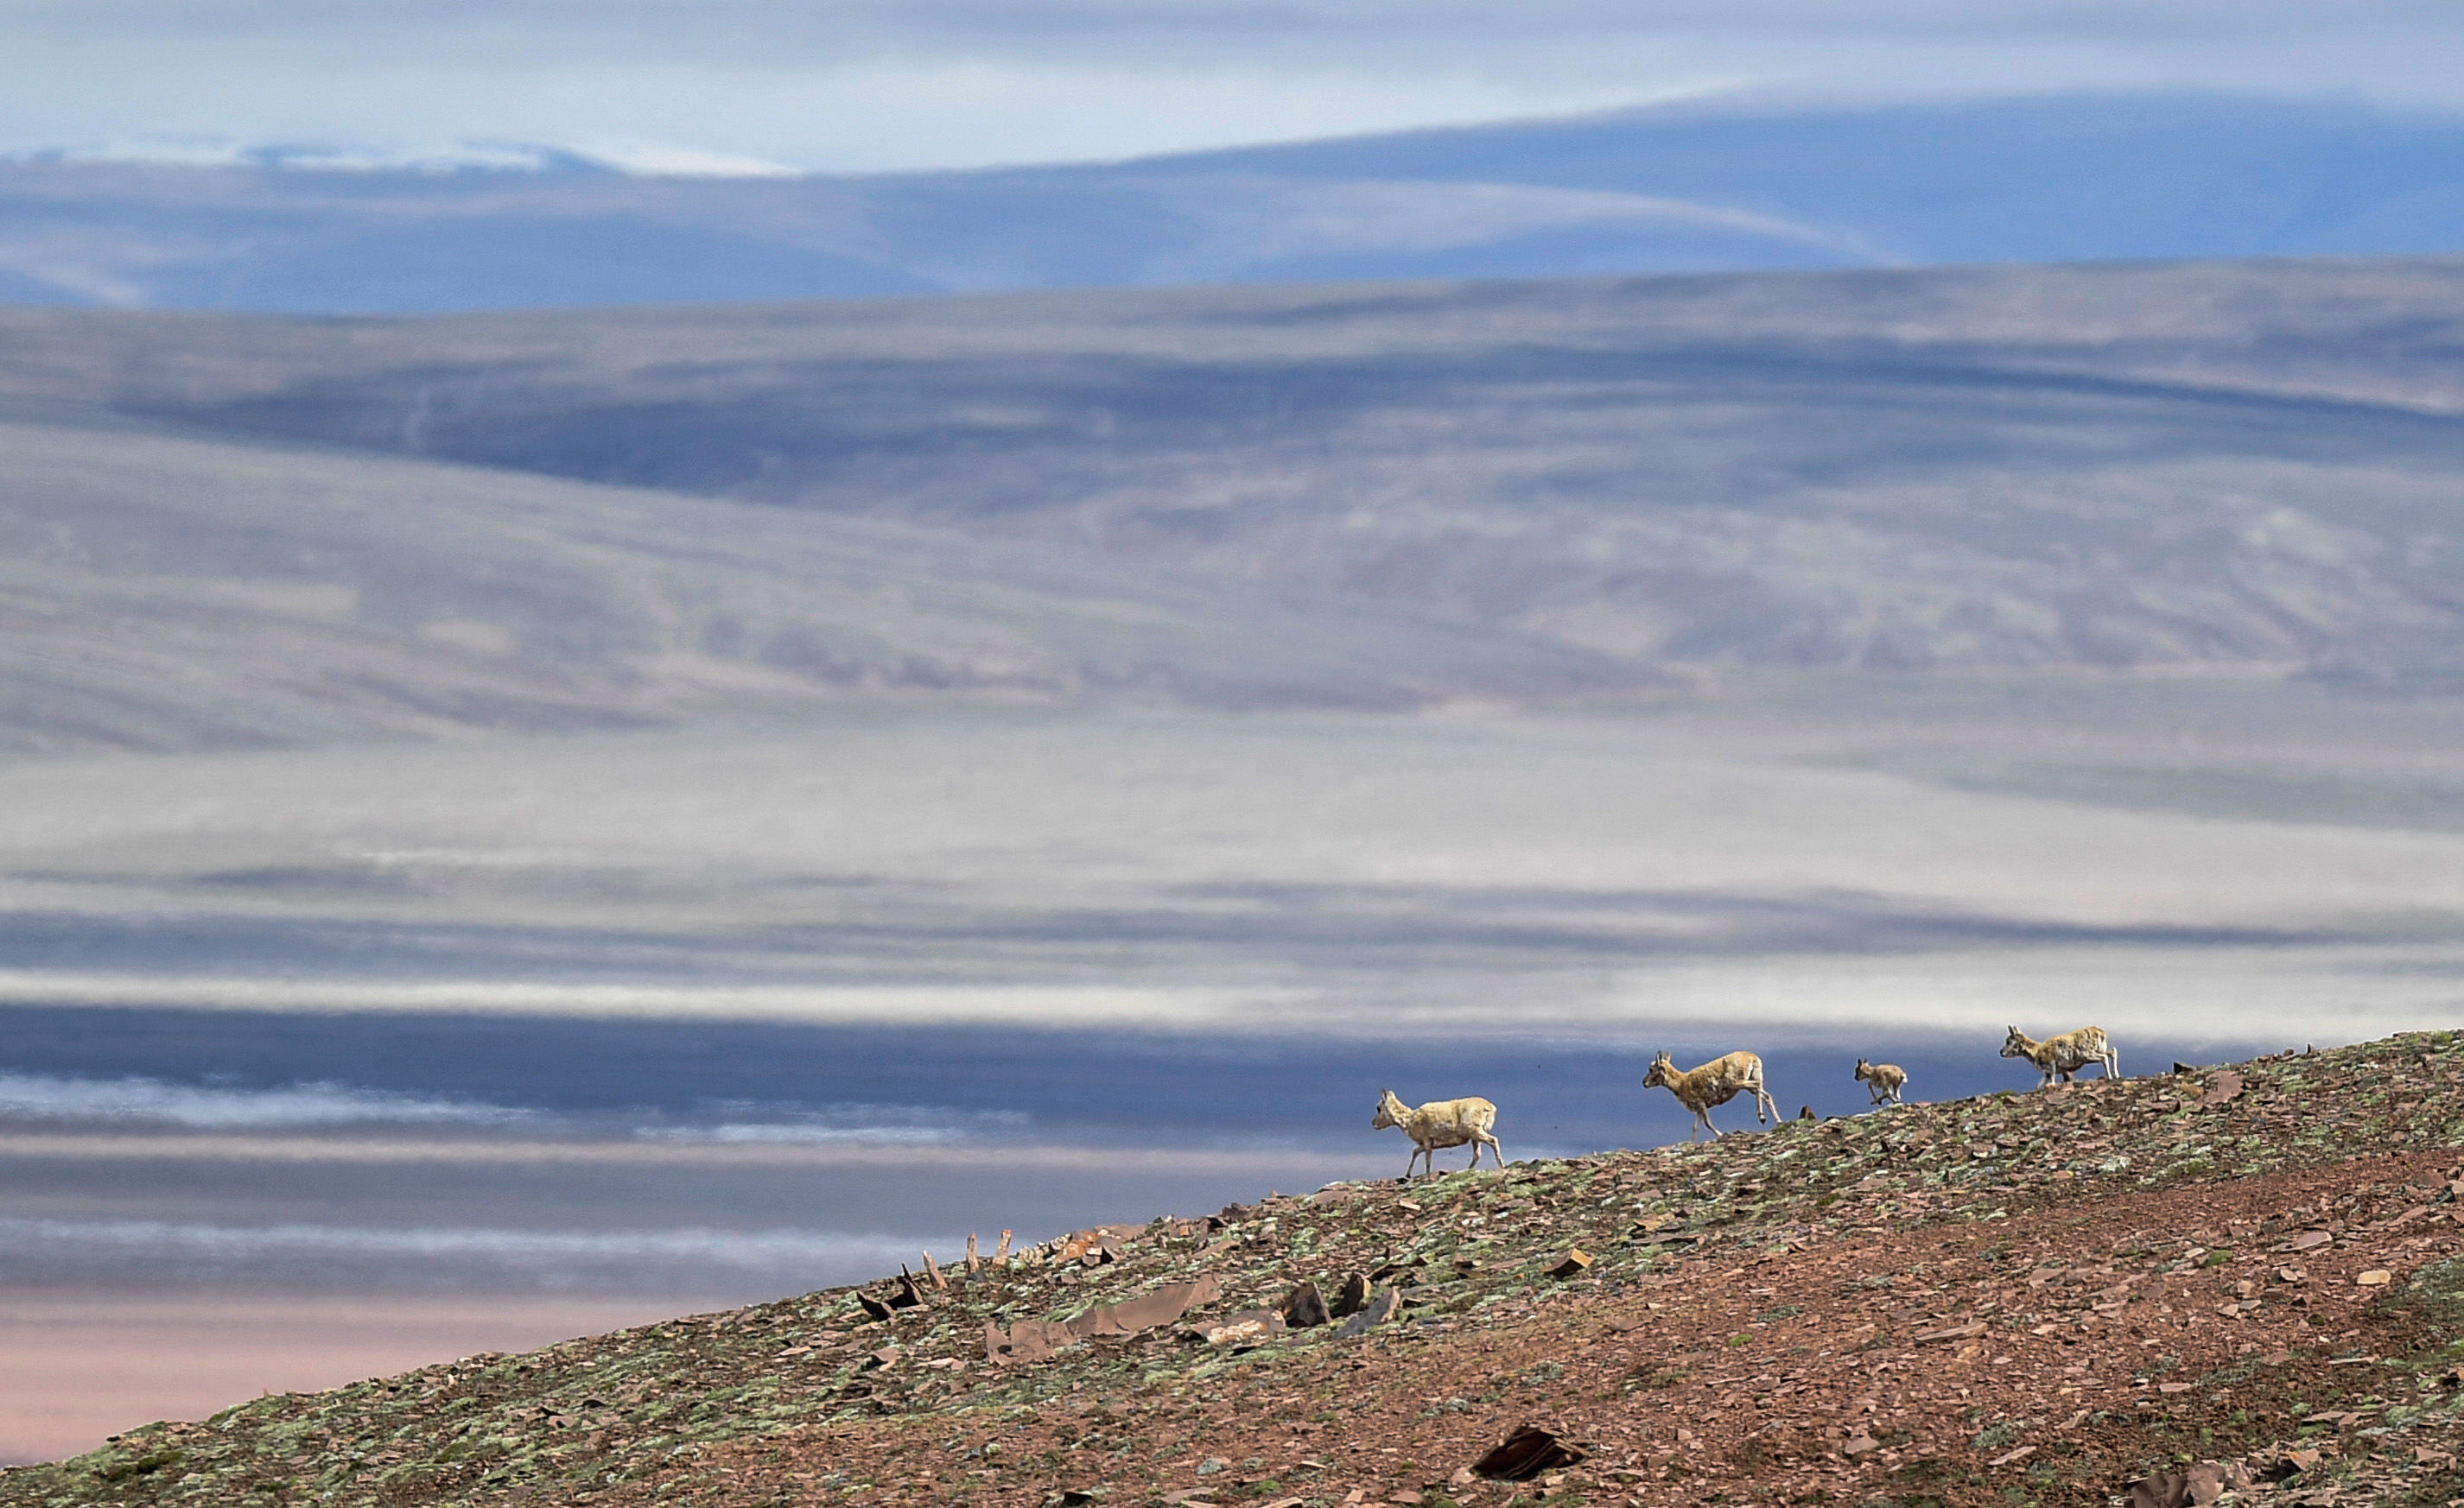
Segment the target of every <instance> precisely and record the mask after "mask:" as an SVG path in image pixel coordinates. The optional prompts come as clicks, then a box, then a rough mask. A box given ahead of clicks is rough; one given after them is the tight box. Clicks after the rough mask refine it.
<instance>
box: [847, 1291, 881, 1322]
mask: <svg viewBox="0 0 2464 1508" xmlns="http://www.w3.org/2000/svg"><path fill="white" fill-rule="evenodd" d="M855 1301H856V1306H857V1307H858V1308H861V1309H862V1310H863V1311H864V1317H865V1318H866V1319H868V1320H874V1321H885V1320H888V1319H889V1318H890V1305H888V1304H886V1303H883V1302H882V1301H881V1300H878V1299H875V1298H874V1297H873V1296H872V1295H870V1294H869V1293H859V1294H857V1295H856V1296H855Z"/></svg>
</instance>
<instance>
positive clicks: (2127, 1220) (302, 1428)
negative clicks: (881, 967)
mask: <svg viewBox="0 0 2464 1508" xmlns="http://www.w3.org/2000/svg"><path fill="white" fill-rule="evenodd" d="M2459 1146H2464V1033H2453V1032H2451V1033H2438V1034H2430V1035H2415V1036H2406V1037H2398V1038H2389V1039H2387V1040H2385V1041H2379V1042H2373V1043H2368V1044H2365V1045H2362V1046H2358V1047H2351V1048H2342V1049H2337V1050H2334V1051H2330V1052H2322V1053H2317V1054H2305V1055H2286V1056H2282V1057H2277V1058H2268V1059H2261V1060H2255V1061H2252V1062H2248V1063H2243V1064H2237V1065H2235V1066H2233V1068H2231V1069H2221V1070H2206V1071H2201V1072H2198V1073H2195V1074H2188V1075H2172V1076H2167V1077H2160V1078H2146V1079H2137V1080H2125V1081H2123V1082H2116V1083H2112V1084H2105V1083H2101V1082H2089V1083H2083V1084H2080V1085H2078V1086H2075V1087H2072V1088H2068V1089H2059V1090H2056V1091H2053V1092H2050V1093H2028V1094H1997V1095H1992V1096H1988V1097H1984V1098H1981V1099H1975V1100H1967V1101H1961V1102H1957V1103H1954V1104H1929V1105H1926V1104H1918V1105H1908V1106H1905V1107H1901V1108H1889V1109H1883V1110H1879V1111H1876V1112H1874V1113H1872V1114H1869V1115H1863V1116H1859V1117H1856V1118H1854V1119H1849V1120H1834V1121H1827V1122H1821V1123H1810V1122H1796V1123H1790V1124H1788V1125H1785V1126H1781V1127H1779V1128H1778V1129H1776V1130H1774V1131H1771V1132H1769V1133H1764V1134H1755V1135H1737V1136H1731V1137H1729V1138H1728V1139H1727V1140H1725V1141H1722V1142H1720V1143H1718V1144H1716V1145H1705V1146H1702V1147H1666V1148H1661V1149H1658V1150H1654V1151H1642V1152H1634V1151H1620V1152H1609V1153H1603V1154H1600V1155H1598V1156H1594V1157H1585V1158H1577V1159H1573V1160H1570V1161H1564V1162H1541V1163H1523V1164H1517V1165H1515V1166H1513V1167H1511V1168H1508V1169H1505V1170H1504V1171H1503V1172H1486V1171H1484V1172H1481V1173H1453V1174H1449V1175H1447V1176H1445V1177H1443V1178H1441V1179H1439V1180H1436V1181H1434V1182H1425V1183H1422V1184H1420V1185H1419V1186H1416V1187H1414V1188H1412V1189H1410V1190H1408V1191H1407V1190H1404V1189H1402V1188H1400V1187H1398V1186H1397V1185H1394V1184H1387V1183H1378V1184H1342V1185H1335V1186H1332V1187H1330V1188H1328V1189H1326V1190H1323V1191H1319V1192H1317V1193H1315V1194H1311V1195H1308V1196H1306V1197H1299V1198H1283V1197H1276V1198H1270V1199H1268V1200H1267V1201H1265V1203H1263V1204H1260V1205H1257V1206H1244V1207H1235V1208H1233V1209H1230V1210H1227V1211H1225V1212H1223V1213H1222V1214H1221V1215H1220V1216H1210V1217H1206V1218H1203V1219H1199V1220H1169V1219H1167V1220H1158V1221H1155V1222H1154V1223H1151V1224H1149V1225H1147V1226H1145V1227H1142V1228H1135V1229H1131V1228H1116V1229H1115V1230H1114V1231H1112V1232H1111V1233H1109V1235H1107V1233H1092V1235H1091V1237H1090V1238H1087V1239H1081V1240H1078V1241H1073V1242H1070V1243H1067V1244H1063V1243H1053V1244H1051V1245H1049V1246H1046V1247H1044V1248H1039V1249H1037V1250H1035V1251H1033V1252H1030V1253H1029V1254H1027V1255H1025V1256H1024V1257H1016V1258H1013V1259H1012V1260H1010V1261H1008V1262H1006V1263H1000V1264H993V1263H987V1264H986V1265H985V1267H984V1268H983V1270H982V1271H980V1272H979V1273H977V1274H975V1275H973V1276H972V1277H970V1276H969V1275H967V1274H965V1273H964V1272H958V1273H954V1274H951V1275H950V1276H949V1278H948V1286H946V1287H941V1286H936V1285H935V1283H934V1281H933V1280H932V1279H931V1277H930V1276H929V1275H918V1283H917V1296H920V1298H921V1300H922V1301H921V1302H920V1303H916V1304H913V1305H909V1306H905V1307H896V1308H893V1309H891V1312H890V1318H888V1319H886V1320H884V1319H877V1318H872V1317H870V1315H869V1312H868V1309H867V1307H866V1304H867V1302H868V1301H869V1302H870V1303H872V1304H874V1305H881V1304H883V1303H885V1302H888V1301H893V1300H906V1299H908V1298H909V1297H911V1295H910V1294H909V1293H908V1292H907V1291H906V1285H905V1284H903V1283H901V1282H900V1281H898V1280H895V1279H893V1280H891V1281H889V1282H885V1283H876V1284H872V1285H869V1286H868V1288H867V1289H865V1290H864V1291H862V1292H861V1293H860V1292H859V1291H857V1290H851V1289H840V1290H832V1291H828V1292H823V1293H816V1294H810V1295H807V1296H805V1297H803V1298H800V1299H794V1300H784V1301H781V1302H778V1303H772V1304H764V1305H759V1306H756V1307H753V1308H748V1309H743V1310H738V1311H736V1312H733V1313H729V1314H721V1315H707V1316H699V1317H695V1318H691V1319H684V1320H677V1321H674V1322H669V1323H664V1324H658V1325H651V1326H649V1327H646V1328H643V1329H639V1330H632V1331H627V1332H624V1333H622V1334H618V1335H612V1336H605V1337H599V1338H595V1339H591V1340H585V1341H576V1342H570V1343H567V1344H561V1345H556V1346H552V1347H549V1348H547V1349H545V1350H542V1351H538V1352H534V1353H531V1354H529V1355H525V1356H484V1357H474V1358H472V1359H470V1360H467V1361H464V1362H461V1363H458V1364H455V1365H452V1366H437V1367H431V1368H428V1369H426V1370H423V1371H419V1372H414V1373H409V1374H407V1375H405V1376H401V1377H396V1378H389V1379H384V1380H380V1381H375V1382H369V1383H363V1384H358V1385H355V1386H353V1387H349V1388H339V1389H336V1390H334V1391H331V1392H326V1393H319V1394H314V1395H306V1396H292V1397H273V1398H264V1399H259V1400H257V1401H254V1402H252V1403H248V1404H244V1405H241V1406H239V1407H237V1408H234V1409H231V1410H226V1411H225V1412H223V1413H220V1414H217V1415H215V1416H214V1417H213V1418H211V1419H209V1420H207V1421H206V1422H204V1423H202V1424H164V1425H155V1426H150V1427H148V1428H146V1429H144V1430H141V1431H137V1432H131V1433H130V1434H128V1435H126V1436H124V1437H123V1438H121V1439H120V1440H118V1441H116V1442H114V1444H113V1445H112V1446H110V1447H109V1448H108V1449H106V1450H104V1451H101V1452H98V1453H94V1454H91V1455H86V1456H81V1457H78V1458H77V1459H75V1460H70V1461H64V1462H60V1463H57V1464H55V1465H48V1466H36V1467H26V1468H20V1469H18V1470H15V1471H11V1472H8V1473H7V1474H6V1475H0V1505H8V1504H57V1505H70V1504H79V1505H82V1504H96V1503H121V1502H126V1503H157V1502H159V1503H205V1502H212V1503H217V1504H227V1503H266V1504H281V1503H295V1502H296V1503H306V1502H319V1503H326V1502H330V1503H341V1504H370V1505H379V1504H395V1503H464V1502H468V1503H532V1502H537V1503H551V1502H553V1503H567V1502H575V1503H579V1502H598V1503H602V1504H625V1505H637V1504H638V1505H649V1504H666V1503H692V1504H695V1505H698V1508H711V1505H715V1504H756V1503H759V1504H769V1503H798V1504H801V1503H841V1502H849V1503H911V1502H913V1503H924V1502H933V1503H940V1502H950V1503H968V1504H977V1505H987V1508H989V1505H1027V1508H1065V1505H1067V1504H1075V1503H1101V1504H1104V1505H1106V1508H1127V1505H1145V1504H1150V1503H1159V1502H1160V1503H1173V1502H1182V1503H1214V1504H1218V1505H1230V1504H1236V1503H1247V1504H1276V1505H1281V1508H1304V1505H1307V1508H1314V1505H1318V1504H1328V1505H1334V1504H1368V1503H1379V1502H1385V1503H1422V1504H1427V1505H1431V1508H1438V1505H1445V1504H1466V1505H1468V1504H1494V1505H1501V1508H1502V1505H1506V1504H1509V1503H1513V1502H1517V1501H1520V1502H1527V1503H1537V1502H1547V1503H1551V1504H1555V1503H1568V1504H1575V1503H1591V1504H1604V1503H1623V1502H1633V1503H1652V1504H1658V1503H1705V1502H1772V1503H1823V1502H1846V1503H1857V1504H1865V1505H1875V1504H1894V1505H1916V1504H1940V1505H1945V1508H1948V1505H1971V1504H1973V1505H1983V1504H1995V1505H2001V1504H2028V1503H2079V1504H2088V1503H2104V1502H2111V1501H2117V1500H2132V1499H2130V1498H2129V1497H2128V1495H2129V1494H2130V1492H2131V1484H2132V1483H2133V1482H2134V1481H2139V1480H2141V1479H2143V1478H2150V1477H2151V1474H2167V1473H2169V1474H2174V1475H2155V1476H2154V1477H2153V1478H2152V1479H2149V1480H2147V1481H2146V1483H2145V1486H2143V1487H2141V1488H2140V1489H2139V1497H2138V1499H2137V1500H2139V1501H2144V1502H2146V1503H2150V1504H2170V1503H2173V1502H2176V1501H2184V1500H2190V1501H2201V1502H2206V1501H2215V1500H2219V1499H2218V1493H2219V1490H2220V1489H2221V1490H2222V1491H2223V1493H2224V1495H2225V1496H2224V1497H2223V1499H2222V1500H2226V1501H2233V1500H2240V1501H2249V1502H2264V1503H2278V1504H2285V1505H2288V1508H2289V1505H2293V1504H2303V1505H2317V1504H2328V1503H2337V1504H2344V1503H2388V1504H2406V1505H2422V1508H2428V1505H2431V1504H2454V1503H2458V1502H2464V1475H2459V1471H2458V1467H2457V1464H2456V1460H2457V1455H2458V1453H2459V1452H2464V1375H2459V1373H2458V1370H2457V1367H2458V1364H2459V1363H2464V1255H2459V1254H2464V1202H2459V1198H2458V1196H2459V1194H2464V1154H2459V1151H2458V1147H2459ZM1576 1249H1579V1251H1580V1252H1581V1253H1582V1254H1583V1255H1584V1256H1586V1257H1589V1258H1590V1261H1589V1265H1587V1266H1585V1265H1582V1264H1581V1263H1579V1262H1577V1261H1570V1260H1569V1253H1570V1251H1573V1250H1576ZM1355 1273H1356V1274H1361V1275H1365V1276H1368V1277H1369V1278H1371V1279H1372V1280H1373V1282H1372V1287H1373V1295H1374V1297H1375V1299H1385V1298H1387V1297H1388V1296H1390V1295H1391V1296H1392V1297H1393V1299H1394V1300H1395V1303H1394V1307H1393V1312H1392V1313H1391V1315H1390V1317H1388V1318H1386V1319H1384V1320H1383V1322H1380V1323H1377V1324H1375V1325H1374V1326H1368V1327H1366V1328H1365V1332H1364V1333H1359V1334H1352V1335H1346V1334H1342V1333H1339V1332H1340V1331H1341V1330H1342V1329H1343V1328H1344V1326H1343V1324H1342V1322H1337V1323H1335V1324H1329V1325H1315V1326H1309V1327H1305V1328H1290V1329H1286V1328H1279V1326H1280V1325H1281V1321H1280V1319H1279V1318H1276V1317H1275V1316H1274V1315H1273V1314H1272V1313H1271V1311H1273V1310H1276V1309H1280V1308H1281V1307H1283V1306H1284V1304H1285V1300H1287V1297H1288V1296H1289V1294H1290V1293H1291V1291H1292V1289H1293V1288H1294V1286H1295V1285H1296V1284H1298V1283H1300V1282H1302V1281H1305V1280H1306V1281H1313V1282H1314V1283H1315V1284H1316V1285H1317V1287H1318V1288H1319V1289H1320V1290H1321V1291H1322V1292H1323V1294H1324V1295H1325V1297H1326V1298H1328V1299H1329V1300H1337V1299H1338V1296H1339V1293H1340V1290H1341V1287H1342V1284H1343V1281H1344V1279H1345V1278H1346V1277H1347V1275H1351V1274H1355ZM1208 1278H1211V1279H1213V1281H1212V1282H1205V1283H1201V1284H1200V1285H1199V1288H1198V1289H1197V1293H1198V1294H1199V1302H1198V1303H1197V1304H1195V1305H1194V1306H1193V1308H1192V1309H1191V1311H1190V1312H1189V1313H1188V1314H1186V1315H1183V1316H1182V1317H1180V1318H1179V1319H1177V1320H1176V1321H1174V1322H1169V1323H1165V1324H1161V1325H1158V1326H1155V1327H1153V1328H1148V1329H1144V1330H1139V1331H1136V1332H1135V1333H1132V1334H1126V1335H1124V1334H1118V1333H1111V1334H1106V1333H1096V1334H1092V1335H1091V1336H1089V1335H1087V1334H1086V1333H1085V1332H1088V1331H1089V1330H1100V1329H1102V1328H1103V1327H1101V1326H1096V1325H1091V1324H1089V1322H1086V1321H1085V1319H1084V1318H1083V1317H1084V1316H1086V1315H1087V1314H1088V1312H1089V1310H1091V1309H1092V1308H1094V1307H1096V1306H1098V1305H1103V1304H1110V1303H1117V1302H1122V1301H1125V1300H1134V1299H1138V1298H1141V1297H1144V1296H1148V1295H1152V1294H1154V1293H1155V1292H1156V1291H1158V1290H1160V1289H1164V1288H1166V1287H1167V1285H1170V1284H1175V1283H1181V1282H1188V1281H1191V1280H1193V1279H1208ZM1219 1287H1220V1296H1217V1297H1212V1298H1209V1297H1207V1295H1208V1294H1209V1292H1210V1290H1214V1289H1217V1288H1219ZM1339 1306H1340V1305H1339V1303H1338V1307H1339ZM1147 1307H1149V1308H1153V1307H1154V1306H1153V1305H1149V1306H1147ZM1164 1307H1167V1308H1168V1307H1170V1305H1169V1304H1167V1305H1165V1306H1164ZM1380 1307H1382V1306H1380ZM1258 1308H1264V1309H1266V1310H1268V1311H1270V1312H1269V1313H1268V1314H1267V1315H1265V1317H1263V1318H1262V1317H1258V1316H1252V1317H1250V1321H1249V1322H1247V1323H1243V1322H1241V1320H1242V1315H1241V1311H1243V1310H1250V1309H1258ZM1371 1312H1372V1314H1373V1315H1374V1314H1375V1313H1377V1312H1378V1310H1377V1309H1373V1310H1372V1311H1371ZM1132 1318H1133V1320H1135V1319H1144V1318H1152V1316H1144V1315H1133V1316H1132ZM1072 1319H1079V1320H1080V1321H1081V1322H1080V1324H1079V1325H1078V1326H1077V1328H1076V1329H1075V1330H1074V1331H1073V1330H1070V1329H1066V1328H1063V1327H1062V1326H1061V1324H1060V1323H1058V1322H1067V1321H1069V1320H1072ZM1021 1322H1042V1323H1026V1324H1024V1325H1023V1327H1022V1323H1021ZM988 1323H989V1324H991V1325H992V1326H994V1329H993V1330H992V1331H991V1332H990V1333H989V1335H988V1331H987V1325H988ZM1112 1328H1114V1329H1117V1328H1118V1327H1117V1326H1114V1327H1112ZM1352 1328H1353V1329H1355V1330H1360V1329H1362V1328H1363V1327H1362V1325H1361V1324H1360V1322H1357V1321H1355V1322H1353V1325H1352ZM988 1339H989V1340H990V1341H993V1342H996V1343H999V1342H1006V1343H1008V1344H1009V1349H1008V1350H1006V1351H1003V1352H1001V1354H999V1355H991V1354H988V1344H987V1343H988ZM1047 1344H1049V1345H1050V1346H1051V1347H1052V1349H1051V1351H1050V1354H1049V1355H1048V1356H1045V1355H1041V1354H1039V1353H1040V1352H1041V1351H1042V1350H1043V1348H1044V1347H1045V1345H1047ZM1527 1423H1528V1424H1534V1425H1537V1426H1539V1427H1541V1428H1543V1429H1546V1430H1548V1431H1550V1432H1553V1433H1554V1434H1556V1435H1558V1436H1560V1437H1562V1438H1563V1439H1564V1440H1566V1441H1568V1442H1570V1443H1571V1444H1572V1445H1573V1447H1575V1448H1576V1449H1578V1450H1579V1451H1581V1452H1582V1453H1583V1458H1582V1459H1581V1460H1580V1461H1578V1462H1574V1463H1573V1464H1571V1465H1566V1466H1561V1467H1559V1468H1556V1469H1552V1470H1549V1471H1546V1472H1544V1473H1542V1474H1540V1475H1537V1476H1536V1477H1535V1478H1534V1479H1530V1480H1526V1481H1521V1482H1494V1481H1488V1480H1485V1479H1482V1478H1480V1477H1478V1476H1476V1475H1473V1474H1472V1473H1471V1472H1470V1470H1469V1468H1470V1467H1471V1466H1472V1464H1473V1463H1474V1462H1475V1461H1476V1460H1478V1459H1479V1458H1480V1457H1481V1456H1482V1455H1483V1454H1484V1453H1485V1452H1487V1451H1488V1450H1489V1449H1490V1448H1491V1447H1492V1446H1494V1445H1496V1444H1497V1443H1499V1442H1500V1441H1501V1440H1502V1439H1503V1438H1504V1437H1505V1436H1506V1435H1507V1433H1508V1432H1511V1431H1513V1430H1514V1429H1515V1428H1517V1427H1518V1426H1521V1425H1524V1424H1527ZM2202 1463H2213V1464H2211V1465H2203V1464H2202ZM2192 1468H2198V1470H2197V1471H2195V1472H2193V1471H2192V1470H2191V1469H2192Z"/></svg>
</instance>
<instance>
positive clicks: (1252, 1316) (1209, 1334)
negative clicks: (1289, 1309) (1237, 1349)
mask: <svg viewBox="0 0 2464 1508" xmlns="http://www.w3.org/2000/svg"><path fill="white" fill-rule="evenodd" d="M1283 1331H1284V1317H1283V1316H1282V1315H1281V1314H1279V1313H1277V1312H1276V1311H1274V1310H1272V1309H1243V1310H1242V1311H1241V1312H1240V1313H1239V1314H1236V1315H1233V1316H1231V1317H1230V1318H1228V1319H1225V1320H1222V1321H1221V1322H1217V1323H1214V1324H1207V1325H1201V1326H1199V1332H1198V1333H1199V1338H1200V1339H1202V1340H1204V1341H1205V1342H1206V1344H1209V1345H1243V1344H1248V1345H1254V1344H1257V1343H1259V1342H1261V1341H1264V1340H1265V1339H1267V1338H1268V1337H1269V1336H1275V1335H1281V1334H1282V1333H1283Z"/></svg>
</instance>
